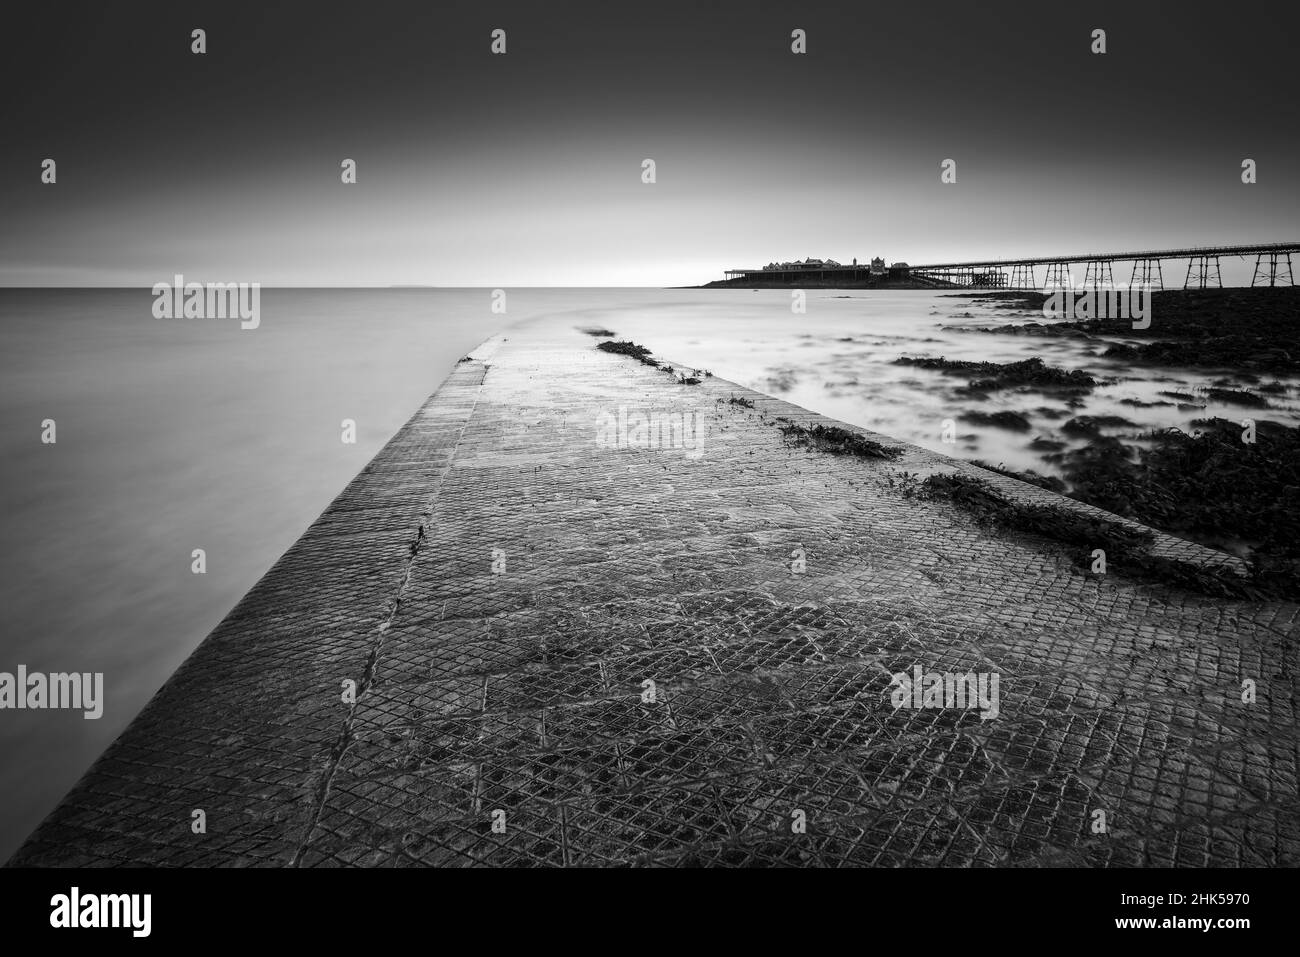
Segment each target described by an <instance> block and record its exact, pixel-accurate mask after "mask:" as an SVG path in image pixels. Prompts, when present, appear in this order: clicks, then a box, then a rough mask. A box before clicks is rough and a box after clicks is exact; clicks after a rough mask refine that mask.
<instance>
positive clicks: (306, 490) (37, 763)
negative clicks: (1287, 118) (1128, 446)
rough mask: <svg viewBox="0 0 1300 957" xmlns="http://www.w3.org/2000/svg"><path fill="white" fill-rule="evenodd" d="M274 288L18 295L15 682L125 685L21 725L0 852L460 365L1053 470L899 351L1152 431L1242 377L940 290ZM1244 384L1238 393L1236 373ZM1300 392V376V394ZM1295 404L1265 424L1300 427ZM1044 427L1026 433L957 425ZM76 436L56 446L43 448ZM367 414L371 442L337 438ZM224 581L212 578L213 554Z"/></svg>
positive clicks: (1049, 431)
mask: <svg viewBox="0 0 1300 957" xmlns="http://www.w3.org/2000/svg"><path fill="white" fill-rule="evenodd" d="M490 305H491V298H490V291H489V290H481V289H472V290H444V289H438V290H433V289H367V290H292V289H285V290H263V292H262V299H261V315H262V319H261V326H260V328H258V329H256V330H247V331H246V330H241V329H240V328H239V326H238V323H237V322H233V321H226V322H222V321H202V320H188V321H187V320H171V321H167V320H158V319H155V318H153V316H152V313H151V306H152V297H151V295H150V293H149V291H148V290H62V291H55V290H0V344H2V348H0V408H3V412H4V414H3V415H2V416H0V491H3V496H4V498H3V502H4V507H3V509H2V510H0V671H8V672H12V671H14V670H15V669H16V667H17V666H18V665H20V664H22V665H26V666H27V667H28V669H29V670H31V671H71V670H76V671H83V672H104V674H105V698H106V702H105V708H104V716H103V717H102V718H101V719H100V720H98V721H87V720H84V719H83V718H82V716H81V713H80V712H50V711H46V712H33V711H3V712H0V794H3V795H4V798H3V809H2V810H0V860H4V859H6V858H7V857H8V855H9V854H10V853H11V852H12V851H13V850H14V848H15V847H16V846H17V844H18V843H19V842H20V841H21V840H22V838H23V837H25V836H26V834H27V833H28V832H30V830H31V829H32V828H33V827H34V826H35V825H36V824H37V823H38V822H39V820H40V818H41V817H42V816H43V815H44V814H45V813H46V812H48V811H49V810H50V808H51V807H52V806H53V805H54V803H55V802H56V801H57V800H58V799H59V798H60V797H61V796H62V795H63V793H64V792H65V791H66V790H67V789H68V788H69V787H70V786H71V785H72V784H73V783H74V782H75V780H76V779H77V777H78V776H79V775H80V774H81V773H82V772H83V771H84V770H85V769H86V767H87V766H88V765H89V763H90V762H91V761H92V760H93V759H94V758H95V757H96V756H98V754H99V753H100V752H101V751H102V750H103V749H104V748H105V747H106V746H107V745H108V744H109V743H110V742H111V741H112V739H113V738H114V737H115V736H116V735H117V733H118V732H120V731H121V730H122V728H124V727H125V726H126V724H127V723H128V722H129V721H130V719H131V718H132V717H133V716H134V715H135V714H136V712H137V711H139V709H140V708H141V707H142V706H143V705H144V703H145V702H146V701H147V700H148V698H149V696H150V695H151V694H152V693H153V692H154V691H156V690H157V688H158V687H159V685H161V684H162V682H163V681H164V680H165V679H166V678H167V676H168V675H169V674H170V673H171V672H172V671H173V670H174V669H175V668H176V666H177V665H178V664H179V663H180V662H181V661H182V660H183V659H184V658H185V657H186V656H187V655H188V654H189V653H190V652H191V651H192V650H193V649H194V648H195V646H196V645H197V644H198V643H199V642H200V641H201V640H202V639H203V637H204V636H205V635H206V634H207V633H208V632H209V631H210V630H211V629H212V628H213V626H215V625H216V624H217V622H218V621H220V619H221V617H222V616H223V615H224V614H225V613H226V612H227V611H229V610H230V608H231V607H232V606H233V605H234V604H235V602H236V601H238V600H239V598H240V597H241V596H242V595H243V594H244V592H246V591H247V590H248V588H249V587H251V586H252V585H253V583H254V582H256V581H257V579H258V578H259V577H260V576H261V575H262V574H263V573H264V572H265V571H266V570H267V569H268V568H269V567H270V566H271V564H272V563H273V562H274V561H275V560H276V559H277V558H278V557H279V556H280V555H281V554H282V553H283V552H284V551H285V549H287V548H288V547H289V546H290V545H291V544H292V543H293V541H294V540H295V539H296V538H297V537H298V535H300V534H301V533H302V532H303V530H305V529H306V527H307V526H308V525H309V524H310V523H311V521H312V520H313V519H314V518H315V517H316V516H317V515H319V514H320V512H321V511H322V510H323V509H324V508H325V507H326V506H327V505H328V504H329V502H330V500H331V499H332V498H333V497H334V496H335V495H336V494H337V493H338V492H339V491H340V490H341V489H342V488H343V486H344V485H345V484H346V483H347V482H348V480H349V479H351V478H352V477H353V475H355V474H356V473H357V472H358V471H359V470H360V469H361V468H362V466H364V465H365V464H366V462H367V461H369V459H370V458H371V457H372V456H373V455H374V454H375V452H377V451H378V450H379V448H380V447H381V446H382V445H383V444H384V442H385V441H387V439H388V438H389V437H390V436H391V435H392V434H393V433H394V432H395V431H396V430H397V429H398V428H399V427H400V426H401V425H402V424H403V423H404V422H405V421H406V419H407V418H409V416H410V415H411V414H412V413H413V412H414V411H415V409H416V408H417V407H418V406H419V404H420V403H421V402H422V401H423V399H424V398H425V397H426V396H427V395H428V394H429V393H431V392H432V391H433V390H434V389H435V388H436V387H437V386H438V384H439V383H440V382H441V381H442V379H443V378H444V377H445V376H446V375H447V373H448V372H449V371H450V370H451V368H452V366H453V365H454V364H455V362H456V360H457V359H458V358H459V357H461V356H462V355H464V354H465V353H466V352H468V351H470V350H471V349H472V348H473V347H474V346H475V345H477V344H478V343H479V342H481V341H482V340H483V339H485V338H486V337H488V336H489V335H492V334H494V333H495V332H497V331H499V330H500V329H502V328H504V327H505V326H506V324H507V323H508V322H518V321H523V320H527V319H529V318H531V317H536V316H547V315H551V316H553V315H560V316H567V317H569V318H571V319H572V321H573V324H574V325H575V326H603V327H605V328H608V329H611V330H614V331H615V332H617V333H618V334H619V336H620V337H624V338H630V339H633V340H635V341H637V342H639V343H642V344H643V345H646V346H649V347H650V348H651V349H652V350H654V352H655V353H656V354H658V355H660V356H663V357H665V358H667V359H671V360H674V361H677V362H681V363H686V364H690V365H696V366H699V367H701V368H708V369H710V370H711V371H712V372H714V373H715V374H716V375H720V376H723V377H725V378H728V379H732V380H734V381H737V382H739V383H741V384H743V385H746V386H750V387H752V388H756V389H759V390H761V391H765V392H769V393H773V394H777V395H781V396H782V397H784V398H786V399H789V400H790V401H792V402H795V403H797V404H799V405H802V406H805V407H808V408H811V409H814V410H816V411H819V412H824V413H826V414H828V415H831V416H834V417H836V418H839V419H843V420H846V421H849V422H853V423H857V424H860V425H863V426H866V427H868V428H871V429H875V430H877V431H880V432H883V433H885V434H887V435H892V436H894V437H896V438H899V439H903V440H907V441H911V442H915V443H917V444H920V445H924V446H927V447H929V448H934V449H936V450H938V451H945V452H949V453H952V454H958V455H963V456H965V457H968V458H982V459H986V460H988V461H991V462H993V463H995V464H997V463H1005V464H1007V465H1008V466H1011V467H1015V468H1036V469H1038V470H1039V471H1050V467H1048V466H1045V465H1044V463H1043V462H1042V461H1041V460H1040V458H1039V456H1038V455H1037V454H1036V453H1034V452H1033V451H1032V450H1030V449H1029V448H1028V445H1029V442H1030V441H1032V440H1033V439H1034V438H1035V437H1037V436H1040V435H1042V436H1048V437H1060V436H1059V434H1058V432H1057V431H1056V430H1057V429H1058V428H1059V425H1060V421H1061V420H1060V419H1053V418H1051V417H1050V416H1048V415H1046V414H1039V413H1038V412H1036V411H1034V410H1035V409H1036V408H1039V407H1050V406H1054V405H1055V406H1059V403H1053V402H1051V401H1050V400H1047V399H1043V398H1042V397H1041V396H1040V397H1035V396H1026V395H1017V394H1008V395H994V396H992V397H990V398H989V399H988V400H986V401H980V402H974V401H972V400H970V399H965V398H961V397H960V396H958V395H957V394H956V393H955V392H954V391H953V389H954V387H955V386H957V385H960V384H961V383H960V380H956V379H952V378H950V377H947V376H943V375H942V374H939V373H934V372H927V371H924V370H918V369H915V368H910V367H906V366H898V365H894V364H893V360H894V359H896V358H898V357H899V356H900V355H935V356H938V355H945V356H947V357H949V358H972V359H988V360H993V361H999V362H1006V361H1013V360H1017V359H1022V358H1026V357H1028V356H1031V355H1041V356H1042V357H1043V358H1044V359H1045V360H1046V361H1048V362H1050V363H1052V364H1055V365H1060V366H1064V367H1066V368H1086V369H1089V370H1091V371H1093V372H1095V373H1099V374H1102V375H1107V376H1111V377H1113V378H1114V381H1112V382H1110V383H1109V384H1107V385H1105V386H1103V387H1102V388H1101V389H1098V390H1097V391H1096V393H1095V394H1094V396H1093V397H1092V398H1091V399H1089V400H1088V404H1087V406H1086V407H1085V408H1081V409H1076V410H1071V414H1080V413H1087V414H1099V413H1100V414H1116V415H1123V416H1124V417H1125V418H1127V419H1129V420H1131V421H1132V422H1133V423H1134V431H1139V430H1141V429H1146V428H1151V427H1153V426H1164V425H1180V426H1184V427H1185V426H1186V425H1187V423H1188V422H1190V420H1191V419H1193V418H1196V417H1199V416H1206V415H1216V414H1217V415H1224V416H1225V417H1232V416H1237V417H1240V414H1241V412H1240V410H1236V409H1232V408H1230V407H1223V406H1216V405H1213V404H1211V405H1209V406H1208V408H1206V409H1203V410H1196V411H1191V410H1185V411H1180V410H1178V409H1177V407H1175V406H1149V407H1134V406H1131V405H1125V404H1123V402H1122V400H1124V399H1126V398H1132V399H1138V400H1141V401H1153V400H1157V399H1158V397H1157V395H1156V393H1158V392H1159V391H1162V390H1165V391H1191V390H1195V389H1197V388H1202V387H1204V386H1207V385H1209V384H1211V383H1213V382H1217V381H1219V380H1220V379H1221V378H1222V376H1221V375H1220V374H1207V373H1193V372H1179V371H1167V372H1165V373H1162V374H1160V375H1144V374H1141V373H1135V372H1133V371H1132V370H1126V369H1119V368H1114V367H1111V366H1109V365H1108V364H1107V362H1106V361H1105V360H1103V359H1101V358H1100V357H1099V355H1098V353H1099V352H1100V348H1099V347H1098V346H1097V344H1095V343H1088V342H1085V341H1080V340H1074V339H1041V338H1029V337H1024V336H994V335H983V334H977V333H971V332H961V331H960V328H961V327H962V326H967V327H969V326H972V325H986V324H989V323H997V322H1010V321H1023V320H1024V319H1026V318H1034V317H1032V316H1027V315H1020V316H1016V315H1009V314H1007V313H1005V312H998V311H995V310H994V309H993V308H991V307H989V306H987V305H984V304H982V303H978V302H971V301H970V300H966V299H961V298H954V297H951V296H948V295H944V294H935V293H928V292H851V293H839V292H835V291H812V292H809V294H808V303H807V312H806V313H805V314H795V313H793V312H792V310H791V300H790V294H789V293H788V292H781V291H759V292H755V291H750V290H659V289H647V290H641V289H533V290H528V289H521V290H511V291H510V292H509V300H508V314H507V315H497V314H493V313H492V312H491V310H490ZM1224 381H1225V383H1231V381H1232V380H1231V377H1228V378H1227V379H1226V380H1224ZM1292 385H1294V384H1293V383H1292ZM1295 395H1296V392H1295V390H1294V388H1293V389H1292V390H1291V391H1290V392H1289V393H1286V394H1285V395H1283V396H1280V397H1277V398H1275V399H1274V400H1273V401H1274V404H1275V406H1276V408H1275V409H1273V410H1271V411H1269V412H1268V413H1267V415H1266V417H1267V418H1271V419H1274V420H1277V421H1285V422H1289V423H1291V424H1295V423H1296V422H1297V413H1296V404H1295V401H1294V398H1295ZM1004 408H1005V409H1013V410H1015V411H1018V412H1025V413H1027V414H1028V415H1029V418H1030V419H1031V421H1032V422H1033V425H1034V429H1033V430H1032V431H1030V432H1028V433H1011V432H1005V431H1002V430H998V429H991V428H974V427H970V426H968V425H964V424H959V430H958V431H959V432H960V434H961V436H962V438H961V439H960V441H959V443H958V445H956V446H952V445H944V444H943V443H942V442H941V441H940V437H941V423H942V421H943V420H944V419H945V418H955V417H957V416H958V415H959V414H960V413H961V412H963V411H969V410H977V411H997V410H999V409H1004ZM45 419H54V420H55V422H56V423H57V424H56V428H57V442H56V443H55V444H53V445H46V444H42V443H41V441H40V436H41V423H42V421H43V420H45ZM343 419H353V420H355V422H356V423H357V442H356V444H355V445H346V444H344V443H342V442H341V441H340V431H341V430H340V423H341V421H342V420H343ZM196 548H202V549H204V550H205V552H206V557H207V558H206V560H207V572H206V574H204V575H195V574H192V573H191V570H190V568H191V552H192V551H193V550H194V549H196Z"/></svg>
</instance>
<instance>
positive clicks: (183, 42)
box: [0, 0, 1300, 287]
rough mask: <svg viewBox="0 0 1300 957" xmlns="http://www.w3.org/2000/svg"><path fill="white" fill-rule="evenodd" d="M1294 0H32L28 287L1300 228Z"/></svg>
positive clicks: (1202, 237) (591, 276) (22, 279)
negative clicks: (495, 36)
mask: <svg viewBox="0 0 1300 957" xmlns="http://www.w3.org/2000/svg"><path fill="white" fill-rule="evenodd" d="M1294 9H1295V8H1294V5H1290V7H1288V5H1285V4H1281V3H1260V4H1251V5H1242V6H1239V7H1235V8H1232V9H1231V10H1229V9H1228V8H1225V7H1224V6H1223V5H1222V4H1210V3H1199V2H1193V3H1156V2H1148V3H1142V4H1140V5H1139V4H1132V3H1088V4H1077V3H1073V4H1033V3H979V4H972V3H960V4H959V3H952V4H944V3H939V4H933V3H932V4H926V5H924V6H918V5H915V4H906V3H892V4H867V3H862V2H855V3H819V2H800V3H771V2H759V0H744V2H739V0H738V2H718V0H713V2H710V0H694V2H689V3H686V2H664V0H655V2H650V3H646V2H642V3H635V4H633V3H612V2H608V0H606V2H601V3H586V2H581V3H579V2H574V3H566V2H562V0H557V2H549V3H546V4H539V3H517V4H507V3H488V2H482V0H478V2H469V3H457V2H440V3H419V4H415V3H411V4H397V3H390V2H385V0H367V2H365V3H360V4H330V3H313V4H310V5H308V4H301V3H300V4H276V3H256V4H254V3H231V2H226V3H220V4H218V3H177V2H175V0H172V2H143V0H134V2H132V3H129V4H104V3H102V2H97V3H84V4H82V3H77V4H69V3H59V2H57V0H56V2H47V3H40V4H22V5H18V6H15V7H14V8H13V9H7V10H6V19H7V21H9V22H8V23H7V24H6V29H5V31H4V33H3V37H2V38H0V83H2V84H3V86H2V87H0V88H3V89H4V90H5V95H4V97H3V100H2V101H0V129H3V131H4V135H3V137H0V285H6V286H65V285H90V286H100V285H108V286H113V285H152V284H153V283H155V282H160V281H170V280H171V277H172V276H173V275H175V274H177V273H180V274H183V275H184V276H185V277H186V279H187V280H191V281H200V282H204V281H208V282H260V283H262V284H264V285H268V286H273V285H294V286H314V285H326V286H331V285H390V284H421V285H439V286H488V287H508V286H546V285H555V286H601V285H633V286H669V285H690V284H696V283H702V282H706V281H708V280H711V279H716V278H721V275H722V272H723V271H724V270H725V269H728V268H736V267H756V266H761V265H763V264H765V263H767V262H770V261H773V260H778V261H779V260H788V259H803V258H806V257H816V258H831V259H836V260H838V261H841V262H849V261H851V260H852V259H854V258H857V259H859V260H866V259H869V258H871V257H873V256H882V257H884V258H885V259H886V260H887V261H891V262H893V261H899V260H903V261H908V262H913V263H915V262H943V261H950V260H963V259H973V258H977V259H983V258H991V257H996V256H1006V257H1012V256H1025V255H1035V254H1052V253H1056V254H1061V253H1073V252H1085V251H1093V250H1098V251H1106V250H1110V249H1116V250H1118V249H1133V248H1153V249H1159V248H1169V247H1175V246H1183V245H1188V244H1196V245H1199V244H1228V243H1237V242H1264V241H1293V240H1297V239H1300V222H1298V220H1300V215H1298V213H1297V210H1300V155H1298V152H1297V146H1300V130H1298V129H1297V124H1296V122H1295V118H1296V89H1295V87H1296V83H1295V79H1294V74H1293V69H1292V64H1293V63H1294V48H1293V43H1294V38H1295V36H1296V30H1295V27H1296V26H1297V25H1300V14H1298V13H1296V12H1294ZM195 28H202V29H204V30H205V31H206V38H207V52H206V53H205V54H202V55H196V54H193V53H192V52H191V43H192V40H191V31H192V30H193V29H195ZM497 28H500V29H504V30H505V31H506V53H505V55H493V54H492V53H491V52H490V45H491V32H492V31H493V30H494V29H497ZM1097 28H1101V29H1105V30H1106V44H1107V52H1106V53H1105V54H1104V55H1096V54H1094V53H1092V52H1091V50H1090V46H1091V44H1092V37H1091V34H1092V31H1093V30H1094V29H1097ZM794 29H802V30H804V31H806V35H807V53H806V54H802V55H796V54H794V53H792V52H791V42H792V41H791V31H792V30H794ZM46 158H52V159H54V160H55V161H56V164H57V167H56V170H57V180H56V182H55V183H54V184H45V183H42V182H41V164H42V161H43V160H44V159H46ZM1246 158H1250V159H1254V160H1255V161H1256V163H1257V165H1258V182H1257V183H1255V184H1253V185H1244V184H1243V183H1242V182H1241V163H1242V160H1243V159H1246ZM344 159H353V160H355V161H356V164H357V182H356V183H355V184H344V183H342V182H341V167H340V164H341V163H342V161H343V160H344ZM645 159H653V160H654V162H655V174H656V181H655V182H654V183H653V184H647V183H644V182H643V181H642V163H643V160H645ZM945 159H954V160H955V161H956V164H957V166H956V171H957V181H956V183H953V184H944V183H942V182H941V181H940V166H941V163H942V162H943V160H945Z"/></svg>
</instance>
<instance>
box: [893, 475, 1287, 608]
mask: <svg viewBox="0 0 1300 957" xmlns="http://www.w3.org/2000/svg"><path fill="white" fill-rule="evenodd" d="M904 495H907V496H909V497H918V498H923V499H930V500H942V501H948V502H952V503H953V504H954V505H957V506H958V507H960V508H962V509H963V510H964V511H966V512H968V513H969V514H970V515H972V516H973V517H974V518H975V520H976V521H977V522H979V523H980V524H981V525H984V526H986V527H990V528H994V529H997V530H999V531H1003V532H1019V533H1025V534H1030V535H1035V536H1038V537H1040V538H1044V539H1048V540H1049V541H1053V542H1056V543H1059V544H1062V545H1065V546H1067V551H1068V553H1069V554H1070V556H1071V559H1072V560H1073V562H1074V564H1075V565H1076V566H1077V567H1079V568H1082V569H1084V570H1089V569H1090V568H1091V565H1092V561H1093V557H1092V553H1093V550H1095V549H1102V550H1103V551H1104V552H1105V553H1106V561H1107V563H1108V565H1109V566H1110V567H1111V568H1112V569H1113V570H1114V571H1115V572H1116V573H1118V574H1123V575H1124V576H1126V577H1129V578H1134V579H1138V580H1144V581H1149V582H1157V583H1162V584H1169V585H1176V586H1178V587H1181V588H1186V589H1190V590H1193V591H1199V592H1202V593H1205V594H1210V595H1216V596H1219V597H1224V598H1259V597H1263V596H1264V594H1265V591H1264V589H1262V588H1261V582H1260V581H1259V575H1258V574H1257V573H1256V574H1252V576H1250V577H1243V576H1241V575H1238V574H1236V573H1235V572H1233V571H1232V570H1231V569H1227V568H1211V567H1205V566H1201V565H1197V564H1193V563H1191V562H1184V561H1179V560H1177V559H1173V558H1167V557H1165V556H1162V555H1153V554H1151V552H1150V550H1149V549H1150V546H1151V544H1152V543H1153V542H1154V540H1155V536H1154V534H1153V533H1152V532H1151V531H1150V530H1149V529H1145V528H1134V527H1132V526H1129V525H1126V524H1123V523H1120V522H1115V521H1112V520H1110V519H1107V518H1104V517H1102V516H1098V515H1088V514H1086V513H1081V512H1078V511H1075V510H1074V509H1067V508H1062V507H1060V506H1057V505H1040V504H1035V503H1023V502H1013V501H1011V500H1010V499H1008V498H1007V497H1006V496H1005V495H1003V494H1002V493H1000V492H999V491H997V489H995V488H993V487H992V486H991V485H989V484H988V483H987V482H984V481H982V480H981V479H978V478H974V477H971V476H968V475H961V474H953V475H947V474H942V473H940V474H935V475H931V476H929V477H928V478H926V479H925V480H924V481H922V482H912V483H909V484H905V485H904Z"/></svg>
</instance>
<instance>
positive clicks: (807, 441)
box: [781, 420, 903, 459]
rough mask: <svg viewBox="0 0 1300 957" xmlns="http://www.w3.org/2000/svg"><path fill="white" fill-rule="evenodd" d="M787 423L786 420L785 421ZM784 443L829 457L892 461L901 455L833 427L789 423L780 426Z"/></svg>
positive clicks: (894, 450) (901, 451)
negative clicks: (825, 453) (784, 438)
mask: <svg viewBox="0 0 1300 957" xmlns="http://www.w3.org/2000/svg"><path fill="white" fill-rule="evenodd" d="M786 421H788V420H786ZM781 433H782V434H783V435H784V436H785V437H786V441H788V442H790V443H792V444H794V445H797V446H802V447H804V448H811V449H816V450H817V451H819V452H828V453H830V454H831V455H855V456H858V457H860V458H869V459H893V458H897V457H898V456H900V455H902V454H903V450H902V449H901V448H898V447H897V446H890V445H881V444H880V443H879V442H873V441H871V439H868V438H864V437H863V436H861V435H858V433H856V432H850V431H849V430H848V429H841V428H840V427H839V426H835V425H829V426H827V425H814V426H812V427H809V426H804V425H799V424H797V423H794V422H791V423H790V424H788V425H783V426H781Z"/></svg>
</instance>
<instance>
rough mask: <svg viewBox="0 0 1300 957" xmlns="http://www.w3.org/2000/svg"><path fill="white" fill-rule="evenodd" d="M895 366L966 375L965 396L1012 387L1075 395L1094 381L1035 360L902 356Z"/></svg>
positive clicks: (1075, 372) (1089, 386)
mask: <svg viewBox="0 0 1300 957" xmlns="http://www.w3.org/2000/svg"><path fill="white" fill-rule="evenodd" d="M894 364H895V365H904V366H916V367H917V368H918V369H934V370H936V371H939V372H947V373H950V374H961V373H964V374H967V375H970V376H971V377H972V378H971V380H970V381H969V382H968V383H967V385H966V390H967V391H969V392H993V391H995V390H997V389H1006V388H1010V387H1012V386H1031V387H1033V388H1036V389H1053V390H1055V389H1065V390H1070V391H1076V392H1087V391H1090V390H1091V389H1092V388H1093V387H1094V386H1095V385H1096V384H1097V380H1096V379H1094V378H1093V377H1092V376H1090V375H1089V374H1088V373H1086V372H1083V371H1082V370H1079V369H1058V368H1056V367H1055V366H1049V365H1047V364H1046V363H1045V362H1043V360H1042V359H1039V358H1038V357H1037V356H1035V357H1034V358H1032V359H1022V360H1020V361H1019V362H1005V363H1001V362H973V361H969V360H965V359H945V358H943V357H942V356H940V357H939V358H938V359H931V358H920V359H913V358H909V357H907V356H904V357H902V358H900V359H895V360H894Z"/></svg>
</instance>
